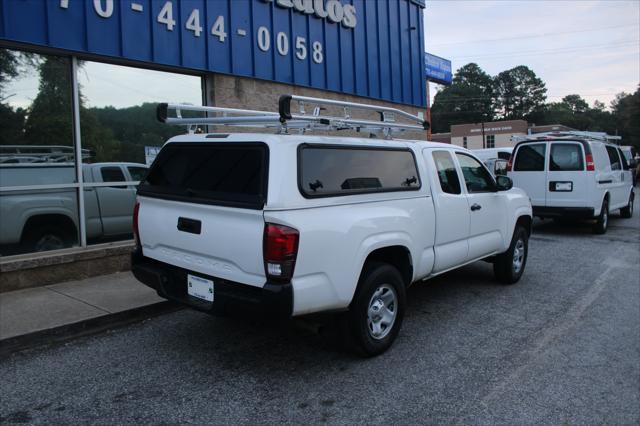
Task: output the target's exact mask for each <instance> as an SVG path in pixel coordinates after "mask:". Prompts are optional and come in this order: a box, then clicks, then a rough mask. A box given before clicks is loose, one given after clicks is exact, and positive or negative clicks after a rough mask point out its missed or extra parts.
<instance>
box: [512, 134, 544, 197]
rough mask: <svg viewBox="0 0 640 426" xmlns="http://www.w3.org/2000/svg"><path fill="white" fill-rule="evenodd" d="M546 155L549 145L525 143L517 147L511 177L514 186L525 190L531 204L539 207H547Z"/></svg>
mask: <svg viewBox="0 0 640 426" xmlns="http://www.w3.org/2000/svg"><path fill="white" fill-rule="evenodd" d="M546 155H547V143H546V142H539V143H538V142H536V143H524V144H520V145H518V146H517V147H516V150H515V152H514V161H513V165H512V166H513V169H512V172H511V173H509V177H510V178H511V179H512V180H513V186H515V187H517V188H521V189H523V190H524V191H525V192H526V193H527V195H529V198H531V204H532V205H533V206H537V207H544V206H545V205H546V195H547V191H546V183H547V173H546Z"/></svg>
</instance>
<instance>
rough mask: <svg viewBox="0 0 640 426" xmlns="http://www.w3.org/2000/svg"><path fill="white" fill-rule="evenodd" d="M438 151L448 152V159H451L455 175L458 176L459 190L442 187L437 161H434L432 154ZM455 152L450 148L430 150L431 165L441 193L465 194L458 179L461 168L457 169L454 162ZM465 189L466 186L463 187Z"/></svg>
mask: <svg viewBox="0 0 640 426" xmlns="http://www.w3.org/2000/svg"><path fill="white" fill-rule="evenodd" d="M440 152H445V153H447V154H449V159H450V160H451V164H452V165H453V170H454V171H455V172H456V176H457V178H458V188H459V189H460V192H447V191H445V190H444V188H442V181H441V180H440V172H439V170H438V163H437V162H436V158H435V156H434V155H435V154H436V153H440ZM455 153H456V151H454V150H450V149H433V150H431V152H430V154H431V161H433V165H434V166H435V167H434V170H435V172H436V177H437V178H438V184H439V187H440V192H442V193H443V194H447V195H451V196H459V195H462V196H465V195H466V192H464V191H463V190H462V182H461V181H460V177H461V176H460V173H461V170H459V167H458V166H459V165H458V164H457V163H456V161H457V159H456V156H455ZM465 186H466V183H465ZM465 190H466V188H465Z"/></svg>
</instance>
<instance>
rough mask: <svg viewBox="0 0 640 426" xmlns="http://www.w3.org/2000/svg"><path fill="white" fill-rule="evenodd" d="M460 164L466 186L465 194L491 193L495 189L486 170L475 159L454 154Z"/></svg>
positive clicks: (491, 178) (457, 153)
mask: <svg viewBox="0 0 640 426" xmlns="http://www.w3.org/2000/svg"><path fill="white" fill-rule="evenodd" d="M456 157H458V161H459V162H460V168H461V169H462V174H463V176H464V181H465V183H466V184H467V192H470V193H473V192H491V191H493V190H494V188H495V182H494V180H493V177H491V174H490V173H489V172H488V171H487V169H486V168H485V167H484V166H483V165H482V163H480V162H479V161H478V160H476V159H475V158H473V157H471V156H469V155H466V154H460V153H459V152H456Z"/></svg>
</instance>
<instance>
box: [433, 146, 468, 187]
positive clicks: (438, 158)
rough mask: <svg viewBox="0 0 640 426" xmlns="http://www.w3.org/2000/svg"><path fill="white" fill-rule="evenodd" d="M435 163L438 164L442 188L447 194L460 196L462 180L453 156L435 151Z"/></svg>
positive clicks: (437, 168)
mask: <svg viewBox="0 0 640 426" xmlns="http://www.w3.org/2000/svg"><path fill="white" fill-rule="evenodd" d="M433 162H434V163H435V164H436V170H437V171H438V179H439V180H440V188H442V190H443V191H444V192H446V193H447V194H460V193H461V192H462V191H461V190H460V180H459V179H458V172H457V171H456V166H455V164H454V163H453V158H451V154H450V153H449V152H447V151H434V152H433Z"/></svg>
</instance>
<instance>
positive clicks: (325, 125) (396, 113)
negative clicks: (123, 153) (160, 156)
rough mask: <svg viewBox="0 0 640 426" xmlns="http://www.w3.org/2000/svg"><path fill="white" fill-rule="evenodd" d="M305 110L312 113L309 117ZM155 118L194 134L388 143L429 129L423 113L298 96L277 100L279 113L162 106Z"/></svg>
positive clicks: (180, 105) (175, 105) (284, 96)
mask: <svg viewBox="0 0 640 426" xmlns="http://www.w3.org/2000/svg"><path fill="white" fill-rule="evenodd" d="M292 102H297V106H298V109H297V111H296V112H292V109H291V103H292ZM327 107H337V108H339V109H340V110H341V111H342V115H341V116H335V115H325V114H323V113H322V112H323V111H326V110H327ZM308 110H309V111H311V112H310V113H308V112H307V111H308ZM169 111H175V116H173V117H170V116H169ZM185 111H190V112H202V113H206V114H208V115H213V116H208V117H200V118H186V117H182V113H183V112H185ZM353 111H367V112H374V113H377V114H378V117H379V120H366V119H359V118H353V117H352V112H353ZM157 117H158V120H159V121H161V122H163V123H167V124H176V125H186V126H189V131H190V132H193V131H194V126H198V125H215V126H218V125H223V126H241V127H258V128H267V129H275V130H276V131H277V132H279V133H288V132H289V130H296V131H298V132H300V133H305V132H306V131H314V130H315V131H337V130H353V131H356V132H366V133H370V134H374V135H377V136H381V137H384V138H387V139H388V138H391V137H392V136H393V135H394V134H398V133H401V132H403V131H406V130H411V131H425V130H427V129H429V122H428V121H425V120H424V116H423V114H422V113H419V114H418V115H413V114H410V113H408V112H406V111H402V110H400V109H397V108H389V107H382V106H375V105H367V104H360V103H355V102H344V101H337V100H332V99H322V98H311V97H307V96H297V95H282V96H280V99H279V101H278V112H269V111H257V110H248V109H237V108H223V107H208V106H193V105H184V104H167V103H162V104H160V105H158V108H157ZM396 119H403V121H396Z"/></svg>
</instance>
